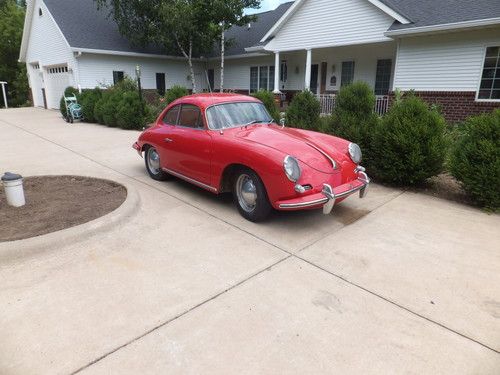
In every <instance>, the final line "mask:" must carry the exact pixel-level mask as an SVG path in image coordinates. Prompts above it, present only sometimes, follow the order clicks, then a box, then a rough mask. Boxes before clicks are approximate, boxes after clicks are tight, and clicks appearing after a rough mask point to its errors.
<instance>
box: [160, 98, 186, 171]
mask: <svg viewBox="0 0 500 375" xmlns="http://www.w3.org/2000/svg"><path fill="white" fill-rule="evenodd" d="M180 109H181V106H180V104H179V105H176V106H173V107H172V108H170V109H169V110H168V111H167V112H166V113H165V115H164V116H163V119H162V121H161V125H160V126H159V127H158V128H156V129H155V130H154V131H153V134H154V135H153V137H154V144H155V146H156V148H157V150H158V153H159V154H160V163H161V167H162V168H167V169H172V168H173V166H174V165H173V155H172V154H171V151H172V150H171V145H170V143H172V134H173V132H174V129H175V127H176V125H177V120H178V119H179V112H180Z"/></svg>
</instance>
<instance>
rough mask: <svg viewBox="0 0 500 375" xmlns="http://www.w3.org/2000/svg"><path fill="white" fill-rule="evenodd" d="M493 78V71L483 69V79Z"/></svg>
mask: <svg viewBox="0 0 500 375" xmlns="http://www.w3.org/2000/svg"><path fill="white" fill-rule="evenodd" d="M493 78H495V69H484V70H483V79H493Z"/></svg>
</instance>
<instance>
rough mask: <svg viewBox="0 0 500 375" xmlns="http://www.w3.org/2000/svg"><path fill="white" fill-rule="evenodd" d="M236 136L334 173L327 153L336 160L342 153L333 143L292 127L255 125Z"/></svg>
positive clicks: (322, 170)
mask: <svg viewBox="0 0 500 375" xmlns="http://www.w3.org/2000/svg"><path fill="white" fill-rule="evenodd" d="M235 137H237V138H240V139H242V140H246V141H249V142H255V143H259V144H262V145H264V146H267V147H271V148H273V149H275V150H278V151H281V152H282V153H283V154H286V155H291V156H294V157H295V158H296V159H298V160H300V161H301V162H302V163H304V164H307V165H308V166H309V167H311V168H314V169H316V170H318V171H320V172H324V173H334V170H333V168H332V163H331V162H330V160H329V159H328V157H327V156H325V154H327V155H328V156H329V157H330V158H332V159H334V160H335V161H336V162H338V161H339V156H340V155H338V151H337V150H335V149H334V148H333V147H332V146H331V145H326V144H324V143H322V142H318V141H317V140H313V139H312V138H310V137H308V136H307V135H304V134H303V133H300V132H298V131H297V130H295V129H292V128H281V127H277V126H273V125H271V126H269V125H253V126H248V127H246V128H243V129H241V130H240V131H238V132H237V133H236V134H235Z"/></svg>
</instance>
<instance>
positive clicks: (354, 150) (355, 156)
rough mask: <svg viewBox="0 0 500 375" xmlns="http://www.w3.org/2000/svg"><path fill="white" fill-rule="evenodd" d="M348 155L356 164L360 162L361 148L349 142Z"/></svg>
mask: <svg viewBox="0 0 500 375" xmlns="http://www.w3.org/2000/svg"><path fill="white" fill-rule="evenodd" d="M349 156H350V157H351V160H352V161H353V162H355V163H356V164H359V163H360V162H361V158H362V156H363V154H362V153H361V148H359V146H358V145H357V144H356V143H349Z"/></svg>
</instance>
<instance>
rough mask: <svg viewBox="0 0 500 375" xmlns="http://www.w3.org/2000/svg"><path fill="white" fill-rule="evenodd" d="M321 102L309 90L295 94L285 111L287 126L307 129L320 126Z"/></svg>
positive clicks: (314, 128)
mask: <svg viewBox="0 0 500 375" xmlns="http://www.w3.org/2000/svg"><path fill="white" fill-rule="evenodd" d="M320 114H321V104H320V103H319V101H318V99H317V98H316V96H315V95H314V94H313V93H312V92H310V91H309V90H306V91H302V92H300V93H298V94H297V95H295V96H294V97H293V99H292V102H291V103H290V106H289V107H288V109H287V111H286V123H287V125H289V126H292V127H295V128H301V129H308V130H318V129H319V127H320Z"/></svg>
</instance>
